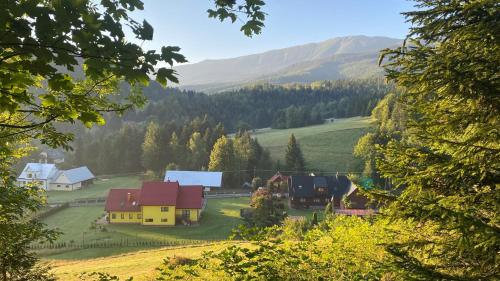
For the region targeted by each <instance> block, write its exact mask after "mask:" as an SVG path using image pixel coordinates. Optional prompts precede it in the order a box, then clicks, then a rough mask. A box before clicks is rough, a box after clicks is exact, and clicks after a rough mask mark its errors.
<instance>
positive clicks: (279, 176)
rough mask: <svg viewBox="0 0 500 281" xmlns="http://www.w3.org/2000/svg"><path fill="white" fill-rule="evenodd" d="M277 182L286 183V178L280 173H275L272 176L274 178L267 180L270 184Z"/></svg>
mask: <svg viewBox="0 0 500 281" xmlns="http://www.w3.org/2000/svg"><path fill="white" fill-rule="evenodd" d="M277 180H279V181H288V176H284V175H282V174H281V173H280V172H277V173H276V174H274V176H272V177H271V178H270V179H269V181H270V182H276V181H277Z"/></svg>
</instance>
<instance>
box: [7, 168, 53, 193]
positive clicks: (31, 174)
mask: <svg viewBox="0 0 500 281" xmlns="http://www.w3.org/2000/svg"><path fill="white" fill-rule="evenodd" d="M57 171H58V170H57V168H56V165H54V164H47V163H28V164H26V166H25V167H24V170H23V171H22V172H21V174H20V175H19V177H18V178H17V182H18V184H19V186H26V185H27V184H37V185H38V186H39V187H40V188H43V189H45V190H48V189H49V186H50V182H51V181H52V179H53V177H54V175H55V174H56V173H57Z"/></svg>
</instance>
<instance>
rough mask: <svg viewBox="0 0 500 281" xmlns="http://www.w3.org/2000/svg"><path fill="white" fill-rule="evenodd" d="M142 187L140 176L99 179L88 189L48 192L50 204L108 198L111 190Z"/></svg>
mask: <svg viewBox="0 0 500 281" xmlns="http://www.w3.org/2000/svg"><path fill="white" fill-rule="evenodd" d="M140 186H141V181H140V178H139V176H125V177H111V178H105V179H97V180H95V181H94V183H93V184H92V185H89V186H88V187H85V188H82V189H78V190H74V191H48V192H47V197H48V202H49V203H54V202H68V201H73V200H75V199H79V198H95V197H106V196H107V195H108V190H109V189H110V188H138V187H140Z"/></svg>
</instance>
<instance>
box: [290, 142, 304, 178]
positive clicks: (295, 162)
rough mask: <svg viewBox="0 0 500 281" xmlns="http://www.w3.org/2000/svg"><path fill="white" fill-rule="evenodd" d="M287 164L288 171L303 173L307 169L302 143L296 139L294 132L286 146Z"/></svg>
mask: <svg viewBox="0 0 500 281" xmlns="http://www.w3.org/2000/svg"><path fill="white" fill-rule="evenodd" d="M285 166H286V169H287V170H288V171H292V172H295V173H303V172H304V170H305V161H304V156H303V155H302V151H301V150H300V145H299V143H298V142H297V140H296V139H295V136H294V135H293V134H291V135H290V138H289V139H288V146H287V148H286V155H285Z"/></svg>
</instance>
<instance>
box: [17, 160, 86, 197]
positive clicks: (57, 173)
mask: <svg viewBox="0 0 500 281" xmlns="http://www.w3.org/2000/svg"><path fill="white" fill-rule="evenodd" d="M94 179H95V176H94V175H93V174H92V172H91V171H90V170H89V169H88V168H87V167H86V166H83V167H79V168H75V169H70V170H59V169H57V167H56V165H55V164H48V163H28V164H26V166H25V167H24V169H23V171H22V172H21V174H20V175H19V177H18V178H17V183H18V185H19V186H21V187H22V186H27V185H37V186H39V187H40V188H42V189H44V190H64V191H71V190H75V189H80V188H82V187H84V186H86V185H88V184H89V183H92V181H93V180H94Z"/></svg>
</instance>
